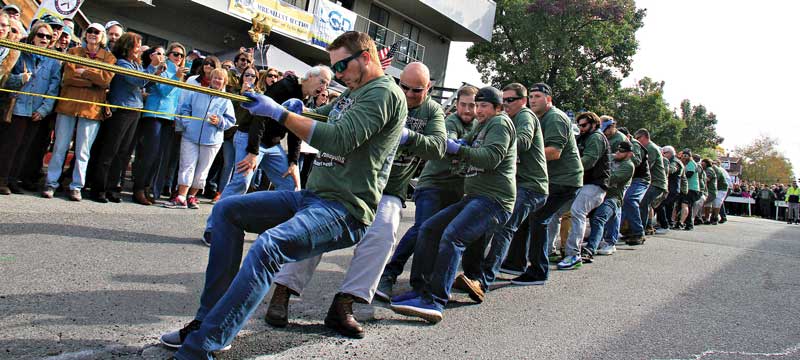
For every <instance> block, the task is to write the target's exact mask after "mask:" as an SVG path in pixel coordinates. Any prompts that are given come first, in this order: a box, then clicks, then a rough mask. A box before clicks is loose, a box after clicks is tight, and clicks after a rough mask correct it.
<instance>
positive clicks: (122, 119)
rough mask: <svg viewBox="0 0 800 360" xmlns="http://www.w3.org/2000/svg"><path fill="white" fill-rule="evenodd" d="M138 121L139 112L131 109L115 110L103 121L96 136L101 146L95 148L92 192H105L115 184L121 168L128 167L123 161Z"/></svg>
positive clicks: (118, 178)
mask: <svg viewBox="0 0 800 360" xmlns="http://www.w3.org/2000/svg"><path fill="white" fill-rule="evenodd" d="M138 123H139V112H138V111H132V110H117V111H115V112H114V115H113V116H111V118H110V119H108V120H105V121H103V124H102V125H101V126H100V134H99V136H98V137H99V138H102V139H103V142H102V147H101V148H99V149H97V154H96V156H97V157H96V158H97V167H96V168H95V173H94V181H93V182H92V193H95V194H98V193H101V192H107V191H109V190H111V189H112V188H113V187H115V186H117V183H118V182H119V180H120V174H121V173H122V170H123V169H126V168H127V167H128V164H127V163H123V162H124V159H125V157H126V154H127V152H128V149H129V148H130V146H131V143H132V142H133V137H134V134H135V132H136V125H137V124H138ZM92 156H95V154H92ZM128 159H130V158H128Z"/></svg>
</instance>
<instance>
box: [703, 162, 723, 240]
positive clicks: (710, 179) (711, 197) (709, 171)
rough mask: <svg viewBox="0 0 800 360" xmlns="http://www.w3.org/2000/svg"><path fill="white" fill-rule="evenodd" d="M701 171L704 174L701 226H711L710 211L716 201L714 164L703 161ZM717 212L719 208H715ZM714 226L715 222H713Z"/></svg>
mask: <svg viewBox="0 0 800 360" xmlns="http://www.w3.org/2000/svg"><path fill="white" fill-rule="evenodd" d="M702 162H703V171H704V172H705V174H706V192H707V193H708V195H707V196H706V200H705V202H704V203H703V224H704V225H711V218H712V216H711V215H712V212H713V211H712V209H713V208H714V202H716V201H717V171H716V170H714V163H713V162H712V161H711V159H703V161H702ZM717 209H718V210H719V208H717ZM714 225H717V222H716V221H714Z"/></svg>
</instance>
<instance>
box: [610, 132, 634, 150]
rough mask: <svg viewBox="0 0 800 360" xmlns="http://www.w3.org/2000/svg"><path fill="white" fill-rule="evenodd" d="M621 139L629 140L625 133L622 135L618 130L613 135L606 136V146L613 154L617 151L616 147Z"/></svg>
mask: <svg viewBox="0 0 800 360" xmlns="http://www.w3.org/2000/svg"><path fill="white" fill-rule="evenodd" d="M623 141H624V142H630V141H628V138H627V137H625V135H623V134H622V133H621V132H619V131H617V132H615V133H614V135H611V137H610V138H608V146H609V147H610V148H611V153H612V154H615V153H616V152H617V147H618V146H619V143H621V142H623Z"/></svg>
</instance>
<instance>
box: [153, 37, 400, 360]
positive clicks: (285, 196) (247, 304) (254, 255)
mask: <svg viewBox="0 0 800 360" xmlns="http://www.w3.org/2000/svg"><path fill="white" fill-rule="evenodd" d="M328 53H329V55H330V59H331V63H332V64H333V66H332V68H333V70H334V72H335V74H336V76H337V78H339V80H340V81H342V82H344V83H345V84H346V85H347V87H348V90H347V91H345V92H344V93H343V94H342V95H341V96H340V97H339V99H338V100H337V101H336V102H335V103H333V104H329V105H326V106H323V107H321V108H318V109H316V110H315V111H316V112H317V113H319V114H323V115H327V116H328V121H327V122H318V121H315V120H312V119H309V118H306V117H303V116H302V115H299V114H300V113H301V112H302V110H303V108H302V102H301V101H300V100H298V99H291V100H288V101H286V102H284V106H286V107H284V106H282V105H280V104H278V103H276V102H275V101H274V100H272V99H271V98H269V97H267V96H263V95H258V94H253V93H245V95H246V96H248V97H250V98H251V99H252V100H253V101H252V102H249V103H246V104H243V105H242V106H243V107H245V108H246V109H248V110H249V111H250V113H252V114H254V115H258V116H266V117H269V118H271V119H273V120H274V121H277V122H279V123H281V124H282V125H284V126H285V127H286V128H287V129H289V131H291V132H293V133H294V134H295V135H297V136H298V137H300V138H301V139H304V140H305V141H306V142H308V144H309V145H311V146H313V147H315V148H317V149H319V151H320V154H319V157H318V158H317V159H316V160H315V161H314V171H312V172H311V175H310V178H309V180H308V189H307V190H303V191H297V192H290V191H262V192H256V193H252V194H248V195H242V196H232V197H229V198H226V199H223V200H222V201H220V202H219V203H217V204H216V206H215V207H214V212H213V215H212V216H214V228H213V230H212V233H211V237H212V242H211V250H210V253H209V262H208V267H207V270H206V281H205V287H204V289H203V293H202V295H201V298H200V308H199V309H198V311H197V314H196V315H195V319H194V320H193V321H192V322H190V323H189V324H188V325H186V326H185V327H184V328H183V329H181V330H178V331H174V332H171V333H168V334H164V335H162V337H161V342H162V343H163V344H165V345H166V346H169V347H180V350H179V351H178V352H177V353H175V358H177V359H212V358H213V354H212V352H215V351H219V350H224V349H225V348H229V347H230V343H231V342H232V341H233V339H234V337H235V336H236V334H237V333H238V332H239V331H240V330H241V329H242V327H244V325H245V323H246V322H247V320H248V318H249V317H250V316H251V315H252V314H253V313H254V312H255V310H256V308H258V305H259V304H260V303H261V301H262V299H263V298H264V296H266V294H267V292H269V289H270V285H271V284H272V282H273V280H274V277H275V274H276V273H277V272H278V271H279V270H280V269H281V266H282V265H283V264H286V263H291V262H296V261H300V260H304V259H307V258H311V257H314V256H316V255H319V254H322V253H325V252H328V251H333V250H337V249H341V248H345V247H349V246H353V245H355V244H357V243H358V242H359V241H360V240H361V239H362V238H363V237H364V234H365V233H366V230H367V227H368V226H369V225H370V224H371V223H372V222H373V220H374V219H375V212H376V209H377V207H378V202H379V200H380V198H381V192H382V191H383V189H384V187H385V185H386V181H387V179H388V177H389V171H390V169H391V165H392V161H393V159H394V154H395V152H396V150H397V148H398V146H399V142H400V138H401V134H402V133H403V120H404V119H405V118H406V115H407V108H406V101H405V97H404V96H403V94H402V91H401V90H400V88H399V87H398V86H397V85H396V84H395V83H394V81H393V80H392V78H391V77H388V76H385V75H384V73H383V70H382V69H381V65H380V60H379V58H378V52H377V50H376V49H375V43H374V42H373V41H372V39H371V38H370V37H369V35H367V34H365V33H361V32H355V31H349V32H346V33H344V34H342V35H340V36H339V37H338V38H337V39H336V40H334V41H333V42H332V43H331V44H330V45H329V46H328ZM287 108H288V109H287ZM245 232H254V233H259V234H260V235H259V236H258V238H257V239H256V240H255V242H254V243H253V245H252V246H251V247H250V250H249V251H248V253H247V256H246V257H245V259H244V262H243V263H242V265H241V269H240V268H239V263H240V261H241V252H242V248H243V245H244V234H245Z"/></svg>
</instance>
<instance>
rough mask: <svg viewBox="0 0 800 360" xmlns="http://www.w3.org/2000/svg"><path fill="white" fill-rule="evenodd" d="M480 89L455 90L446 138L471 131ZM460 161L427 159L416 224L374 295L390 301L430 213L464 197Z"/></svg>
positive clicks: (416, 202) (417, 192) (397, 249)
mask: <svg viewBox="0 0 800 360" xmlns="http://www.w3.org/2000/svg"><path fill="white" fill-rule="evenodd" d="M477 93H478V88H476V87H474V86H471V85H465V86H462V87H461V88H460V89H458V91H457V92H456V112H455V113H453V114H450V116H448V117H447V118H446V119H445V130H446V131H447V138H448V139H453V140H458V139H461V138H462V137H464V136H466V135H467V133H469V132H470V131H471V130H472V126H473V124H474V121H473V120H474V119H475V94H477ZM459 164H460V162H459V160H458V159H455V158H453V157H452V156H449V155H448V156H442V157H440V158H438V159H434V160H428V161H427V162H426V163H425V167H423V168H422V173H421V174H420V176H419V181H417V186H416V188H415V189H414V195H413V196H414V225H412V226H411V227H410V228H409V229H408V230H407V231H406V233H405V235H403V237H402V238H401V239H400V242H399V243H398V244H397V247H395V250H394V254H392V257H391V260H390V261H389V263H387V264H386V266H385V267H384V269H383V274H382V275H381V278H380V281H379V282H378V288H377V290H376V291H375V297H376V298H377V299H378V300H381V301H385V302H390V301H391V297H392V288H393V287H394V284H395V283H396V282H397V277H399V276H400V274H402V273H403V269H404V268H405V266H406V262H408V259H409V258H411V255H413V254H414V247H416V244H417V235H418V234H419V229H420V227H421V226H422V224H423V223H424V222H425V221H427V220H428V219H429V218H430V217H431V216H433V215H434V214H436V213H437V212H439V210H442V209H444V208H446V207H448V206H450V205H453V204H455V203H456V202H458V201H459V200H461V198H462V197H464V178H463V177H461V176H460V175H459V174H458V169H459Z"/></svg>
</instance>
